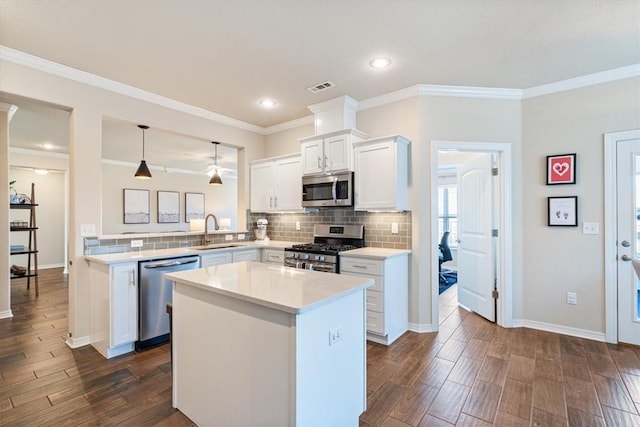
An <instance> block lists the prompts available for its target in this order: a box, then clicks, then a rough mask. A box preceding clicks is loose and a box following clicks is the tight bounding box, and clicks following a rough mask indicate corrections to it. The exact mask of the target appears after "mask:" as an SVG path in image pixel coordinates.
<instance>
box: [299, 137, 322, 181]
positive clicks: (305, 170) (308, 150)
mask: <svg viewBox="0 0 640 427" xmlns="http://www.w3.org/2000/svg"><path fill="white" fill-rule="evenodd" d="M300 154H301V155H302V174H303V175H313V174H319V173H322V172H323V171H324V167H323V165H324V151H323V146H322V138H320V139H313V140H311V141H305V142H303V143H301V144H300Z"/></svg>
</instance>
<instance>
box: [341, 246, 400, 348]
mask: <svg viewBox="0 0 640 427" xmlns="http://www.w3.org/2000/svg"><path fill="white" fill-rule="evenodd" d="M340 274H347V275H352V276H361V277H367V278H370V279H373V280H374V281H375V284H374V285H373V286H372V287H370V288H368V289H367V299H366V301H367V314H366V316H367V339H369V340H371V341H374V342H377V343H380V344H386V345H389V344H391V343H392V342H394V341H395V340H396V339H398V338H399V337H400V336H401V335H402V334H404V333H405V332H406V331H407V329H408V328H409V257H408V255H407V254H402V255H396V256H391V257H388V258H384V259H373V258H364V257H349V256H348V255H341V256H340Z"/></svg>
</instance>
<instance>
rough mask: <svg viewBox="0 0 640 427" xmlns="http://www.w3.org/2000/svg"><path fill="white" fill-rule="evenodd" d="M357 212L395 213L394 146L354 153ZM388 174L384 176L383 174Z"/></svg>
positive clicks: (368, 147) (362, 148)
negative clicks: (379, 211) (380, 210)
mask: <svg viewBox="0 0 640 427" xmlns="http://www.w3.org/2000/svg"><path fill="white" fill-rule="evenodd" d="M354 155H355V166H356V177H357V179H356V180H355V185H354V187H355V188H354V193H355V203H354V204H355V208H356V209H392V208H394V207H395V206H396V185H397V182H396V180H395V177H396V174H395V172H394V171H395V156H396V154H395V150H394V144H393V143H392V142H387V143H380V144H371V145H364V146H359V147H356V149H355V153H354ZM381 171H385V172H384V173H380V172H381Z"/></svg>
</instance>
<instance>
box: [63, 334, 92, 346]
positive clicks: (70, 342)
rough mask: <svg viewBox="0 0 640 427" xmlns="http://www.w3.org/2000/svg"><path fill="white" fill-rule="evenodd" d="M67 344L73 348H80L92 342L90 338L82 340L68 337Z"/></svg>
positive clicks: (82, 338) (81, 338)
mask: <svg viewBox="0 0 640 427" xmlns="http://www.w3.org/2000/svg"><path fill="white" fill-rule="evenodd" d="M66 343H67V345H68V346H69V347H71V348H78V347H83V346H85V345H89V344H91V340H90V338H89V337H88V336H86V337H80V338H72V337H68V338H67V341H66Z"/></svg>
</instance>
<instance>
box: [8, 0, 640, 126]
mask: <svg viewBox="0 0 640 427" xmlns="http://www.w3.org/2000/svg"><path fill="white" fill-rule="evenodd" d="M0 44H1V45H4V46H8V47H11V48H14V49H17V50H20V51H23V52H27V53H30V54H33V55H36V56H39V57H42V58H45V59H49V60H52V61H55V62H57V63H60V64H64V65H67V66H71V67H74V68H77V69H80V70H83V71H87V72H90V73H94V74H97V75H99V76H102V77H106V78H109V79H113V80H116V81H119V82H122V83H126V84H128V85H131V86H134V87H137V88H140V89H144V90H147V91H149V92H153V93H156V94H159V95H163V96H166V97H169V98H172V99H175V100H178V101H182V102H185V103H187V104H191V105H194V106H197V107H201V108H204V109H206V110H209V111H212V112H215V113H218V114H223V115H226V116H229V117H232V118H235V119H239V120H242V121H245V122H248V123H251V124H254V125H258V126H265V127H266V126H271V125H274V124H278V123H282V122H286V121H289V120H292V119H296V118H299V117H302V116H306V115H309V114H310V112H309V111H308V110H307V108H306V107H307V106H308V105H312V104H316V103H318V102H321V101H325V100H327V99H331V98H335V97H338V96H340V95H344V94H347V95H350V96H351V97H353V98H355V99H356V100H363V99H368V98H372V97H375V96H379V95H382V94H385V93H389V92H392V91H395V90H398V89H402V88H405V87H409V86H412V85H415V84H420V83H422V84H441V85H464V86H478V87H497V88H515V89H524V88H529V87H534V86H538V85H542V84H546V83H550V82H555V81H560V80H564V79H568V78H572V77H577V76H582V75H586V74H591V73H595V72H600V71H605V70H610V69H614V68H618V67H623V66H627V65H632V64H637V63H640V2H638V1H610V0H609V1H575V0H573V1H568V0H563V1H560V0H550V1H480V0H476V1H270V0H264V1H176V0H164V1H157V0H156V1H153V0H151V1H135V0H134V1H126V2H125V1H117V2H110V1H63V0H42V1H10V0H0ZM380 54H383V55H387V56H390V57H392V58H393V64H392V66H391V68H389V69H387V70H383V71H374V70H372V69H370V68H369V67H368V65H367V64H368V61H369V60H370V59H371V58H372V57H373V56H375V55H380ZM325 80H330V81H332V82H333V83H335V84H336V85H337V86H336V87H335V88H332V89H329V90H326V91H324V92H321V93H319V94H315V95H314V94H311V93H309V92H308V91H306V88H307V87H309V86H312V85H314V84H317V83H320V82H323V81H325ZM267 96H268V97H273V98H275V99H276V100H277V101H278V106H277V107H276V108H275V109H272V110H269V111H265V110H262V109H261V108H260V107H259V106H258V105H257V100H258V99H259V98H262V97H267Z"/></svg>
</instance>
